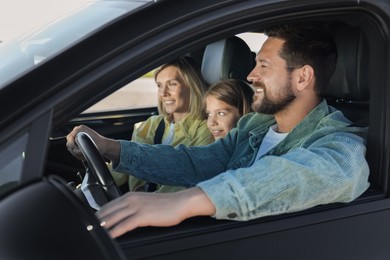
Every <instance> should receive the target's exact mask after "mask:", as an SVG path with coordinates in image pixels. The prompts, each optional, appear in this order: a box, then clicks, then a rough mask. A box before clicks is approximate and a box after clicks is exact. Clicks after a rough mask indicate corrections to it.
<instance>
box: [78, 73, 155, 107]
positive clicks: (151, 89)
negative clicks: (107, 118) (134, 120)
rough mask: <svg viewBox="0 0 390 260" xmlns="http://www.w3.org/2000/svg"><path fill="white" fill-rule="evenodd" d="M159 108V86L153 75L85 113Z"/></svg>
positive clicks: (133, 83)
mask: <svg viewBox="0 0 390 260" xmlns="http://www.w3.org/2000/svg"><path fill="white" fill-rule="evenodd" d="M155 106H157V86H156V83H155V82H154V79H153V75H152V73H148V74H147V75H145V76H143V77H141V78H138V79H136V80H134V81H133V82H131V83H130V84H127V85H126V86H124V87H122V88H121V89H119V90H117V91H115V92H114V93H112V94H111V95H109V96H107V97H106V98H104V99H103V100H101V101H100V102H98V103H96V104H95V105H93V106H92V107H90V108H88V109H87V110H86V111H84V112H83V113H94V112H105V111H115V110H125V109H133V108H146V107H155Z"/></svg>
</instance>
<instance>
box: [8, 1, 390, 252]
mask: <svg viewBox="0 0 390 260" xmlns="http://www.w3.org/2000/svg"><path fill="white" fill-rule="evenodd" d="M151 17H153V19H151ZM308 20H309V21H310V20H320V21H325V22H328V23H329V24H330V26H332V28H333V29H334V35H335V37H336V41H337V44H338V48H339V58H340V61H341V62H342V63H339V65H338V66H339V67H338V68H337V72H336V74H335V77H334V78H333V81H332V82H331V86H330V89H329V93H327V94H328V95H327V98H328V100H329V102H330V103H331V104H333V105H334V106H336V107H338V108H340V109H342V110H343V111H344V112H345V113H346V115H347V116H349V117H351V118H353V121H355V123H356V124H363V125H365V126H368V127H369V134H368V143H367V147H368V150H367V159H368V161H369V164H370V169H371V174H370V175H371V176H370V182H371V187H370V189H369V190H368V191H367V192H366V193H365V194H364V195H363V196H362V197H361V198H359V199H357V200H356V201H354V202H352V203H349V204H347V205H344V204H342V205H341V204H337V205H324V206H320V207H316V208H314V209H310V210H307V211H304V212H298V213H293V214H286V215H281V216H274V217H266V218H262V219H258V220H253V221H248V222H233V221H216V220H214V219H212V218H208V217H204V218H203V217H202V218H194V219H190V220H187V221H185V222H184V223H182V224H180V225H178V226H176V227H172V228H141V229H137V230H135V231H132V232H129V233H128V234H126V235H124V236H122V237H121V238H119V239H118V240H117V241H111V240H109V238H108V237H107V236H106V234H105V233H104V231H103V230H102V229H101V228H99V227H98V223H97V220H96V219H94V218H93V216H92V214H91V213H90V212H88V211H86V210H85V209H84V210H83V209H82V208H81V207H82V206H81V204H80V203H78V202H77V199H76V198H75V197H73V196H72V195H71V194H70V191H69V190H67V189H66V187H65V186H64V185H63V184H62V183H61V182H60V181H57V180H56V179H53V178H52V177H49V176H51V175H53V174H55V175H61V176H62V177H64V176H65V178H66V179H67V181H71V180H75V178H76V177H75V176H76V174H75V173H76V172H77V171H80V170H82V169H83V166H82V165H81V164H80V163H79V162H77V161H76V160H75V159H73V158H72V157H71V156H70V155H69V154H68V153H67V151H66V149H65V139H64V135H65V134H66V133H67V132H68V131H69V130H70V129H71V128H72V127H73V126H74V125H76V124H79V123H85V124H88V125H89V126H91V127H93V128H95V129H97V130H98V131H99V132H101V133H102V134H104V135H107V136H110V137H113V138H124V139H127V138H129V137H130V134H131V131H132V127H133V124H134V123H135V122H138V121H141V120H144V119H145V118H147V117H148V116H150V115H151V114H153V113H157V111H156V109H155V108H144V109H137V110H129V111H121V112H119V111H118V112H115V113H113V112H107V113H95V114H85V115H81V116H78V114H79V113H80V112H82V111H83V110H85V109H87V108H88V107H90V106H91V105H93V104H94V103H95V102H97V101H98V100H100V99H101V98H103V97H105V96H107V95H108V94H110V93H112V92H113V91H115V90H117V89H118V88H120V87H121V86H123V85H124V84H126V83H128V82H130V81H132V80H134V79H136V78H138V77H140V76H141V75H143V74H145V73H146V72H148V71H150V70H151V69H153V68H155V67H157V66H159V65H161V64H162V63H164V62H166V61H168V60H169V59H172V58H174V57H178V56H182V55H185V54H187V53H191V52H195V51H197V50H199V49H202V48H204V47H205V46H206V45H208V44H210V43H212V42H215V41H217V40H220V39H224V38H228V37H231V36H232V35H235V34H238V33H242V32H247V31H256V32H261V31H262V30H263V28H265V27H266V26H268V25H271V24H278V23H285V22H294V21H308ZM136 23H137V24H138V26H137V27H131V25H134V24H136ZM130 27H131V29H129V28H130ZM389 29H390V7H389V5H388V3H387V1H373V0H371V1H370V0H368V1H342V2H340V1H328V2H324V1H201V0H199V1H195V3H192V2H185V3H184V1H176V0H172V1H161V2H157V3H156V4H154V5H150V7H148V8H145V9H143V10H140V11H139V12H138V13H134V14H129V15H127V16H124V17H122V18H121V19H118V20H116V21H115V22H113V23H111V24H109V25H107V27H106V28H104V29H103V30H100V31H98V32H96V33H95V34H93V35H91V36H89V37H87V38H86V39H85V40H84V41H82V42H80V43H79V44H78V45H75V46H73V47H72V48H70V49H69V50H68V51H66V52H64V53H62V54H60V55H59V56H58V57H57V58H55V59H53V60H50V61H48V62H47V63H45V64H42V66H40V67H38V68H37V69H36V71H34V73H32V72H31V73H29V74H26V75H25V76H24V77H22V78H20V79H17V80H15V81H14V82H11V83H10V86H15V89H21V90H25V89H27V88H26V87H24V86H27V85H31V84H33V85H34V86H37V88H38V90H42V93H43V94H41V96H38V95H36V94H31V95H32V96H33V97H35V98H36V100H38V101H39V102H38V101H37V103H36V104H35V105H34V106H33V105H31V106H30V107H28V106H26V107H23V106H22V105H21V104H20V106H21V108H20V109H19V111H20V112H19V113H17V114H16V113H14V114H13V117H12V118H11V119H12V120H14V121H12V120H11V119H8V118H9V116H8V115H6V116H8V117H5V118H6V119H7V120H6V119H4V120H3V122H2V124H1V127H2V128H1V136H2V137H0V154H1V155H3V156H4V158H6V157H5V156H6V155H8V154H9V153H10V151H15V149H16V148H18V147H20V151H25V153H26V154H27V155H28V156H26V157H25V159H21V160H24V166H23V169H22V170H20V172H21V173H20V174H21V176H22V177H21V180H22V181H21V182H22V183H23V186H21V187H20V188H19V189H18V190H16V191H14V190H12V188H11V189H10V190H11V191H10V192H9V193H8V194H7V196H3V199H2V201H1V202H0V207H2V208H3V209H4V210H9V209H10V208H11V204H12V207H14V209H15V210H14V211H12V214H13V215H11V213H10V214H9V215H5V214H0V223H2V224H4V225H6V224H7V223H11V224H10V225H9V226H8V229H7V230H6V231H5V232H6V233H5V234H6V236H4V239H3V240H1V241H2V242H1V243H4V244H7V245H8V244H10V243H11V242H12V241H18V239H20V237H19V236H18V235H17V234H16V235H14V236H13V237H12V239H14V240H10V241H11V242H10V241H6V238H7V239H8V236H9V235H10V234H11V232H12V231H13V230H14V228H15V226H14V225H16V224H19V223H20V222H21V221H22V220H14V222H12V221H13V220H12V217H13V216H14V215H17V214H18V212H21V211H18V210H19V208H20V207H21V206H20V205H19V204H18V203H21V200H22V199H23V198H25V196H26V195H23V194H29V195H30V196H31V198H35V199H34V200H32V202H31V204H30V205H31V207H33V206H34V207H36V206H37V205H38V203H39V202H41V203H40V204H41V205H40V206H39V208H40V210H43V211H45V213H47V214H36V217H34V218H32V220H34V221H35V222H36V223H40V225H42V227H43V226H44V225H45V221H44V220H45V219H44V218H43V215H46V218H49V217H52V218H55V219H56V221H58V223H60V224H62V223H66V221H72V223H78V224H77V227H79V228H80V230H81V229H83V227H82V226H83V225H82V224H80V223H84V224H85V223H91V224H90V225H91V227H93V230H94V231H93V232H95V233H93V232H91V233H90V234H91V237H93V238H94V239H91V242H88V243H90V244H89V247H87V246H86V247H85V248H84V250H86V251H88V250H87V249H88V248H91V250H92V248H94V247H93V245H92V244H94V243H96V244H99V243H100V244H104V248H107V250H103V251H104V253H103V254H102V255H103V256H102V258H103V259H104V258H109V257H105V256H107V254H110V253H112V256H113V257H112V258H115V256H116V257H118V258H119V257H123V256H122V255H121V254H122V253H124V255H126V256H127V257H128V258H134V259H137V258H148V259H157V258H158V259H179V258H184V257H186V256H188V255H191V257H194V258H202V257H203V258H205V257H210V256H214V255H216V254H217V255H218V258H228V259H231V258H238V257H240V258H242V257H246V258H249V257H253V256H258V257H263V258H265V259H283V258H287V257H290V258H294V259H312V258H315V259H385V258H386V257H388V256H389V255H390V248H388V246H387V240H386V238H387V237H388V234H390V223H389V221H388V220H389V217H390V200H389V199H388V198H387V197H388V194H389V190H388V184H389V172H388V169H389V158H390V156H389V151H388V149H386V147H388V145H389V138H388V132H389V131H388V128H389V122H390V121H389V120H390V119H389V116H388V113H387V111H389V107H388V106H389V105H388V104H390V103H389V102H388V101H390V96H389V94H388V88H389V86H390V78H389V76H388V75H389V73H388V71H387V70H388V68H389V64H390V55H389V53H390V49H389V45H388V42H390V35H389V33H388V32H389V31H390V30H389ZM96 42H99V45H98V46H96V45H95V43H96ZM91 46H96V48H94V49H93V50H92V48H91ZM75 57H77V58H78V62H77V64H76V63H75V62H74V60H73V58H75ZM64 65H66V66H65V67H69V68H68V69H65V70H64V71H63V72H62V75H59V73H58V69H59V68H63V67H64ZM14 91H15V93H13V92H14ZM29 91H32V90H29ZM28 93H29V92H28ZM11 95H14V96H15V97H16V96H17V95H16V90H11V91H9V92H8V93H6V94H4V95H3V97H0V100H1V101H3V100H4V99H5V98H7V97H8V98H10V99H11V97H12V96H11ZM18 102H19V101H18ZM38 103H39V104H38ZM0 113H1V114H3V112H0ZM75 117H77V118H75ZM70 119H73V120H72V121H71V122H68V121H69V120H70ZM26 122H28V123H26ZM6 124H8V126H6ZM49 136H50V137H51V139H50V141H49V139H48V137H49ZM12 143H14V145H13V146H11V145H10V144H12ZM7 147H10V148H8V149H7ZM45 155H47V156H45ZM72 174H73V175H72ZM40 175H45V176H44V177H45V178H44V179H43V180H38V179H37V176H38V177H42V176H40ZM42 191H45V193H42ZM259 192H261V191H259ZM56 194H57V195H58V196H54V195H56ZM59 194H61V195H59ZM37 195H40V196H37ZM48 196H50V198H51V199H50V200H47V197H48ZM18 197H19V198H20V199H19V200H18V199H17V198H18ZM49 202H50V203H49ZM57 203H58V204H59V203H61V205H57ZM63 205H67V206H66V207H65V206H63ZM49 206H50V207H51V209H50V207H49ZM31 207H29V208H26V211H24V213H23V214H26V215H27V214H29V212H31V211H33V209H32V208H31ZM61 207H64V208H65V209H66V210H67V213H64V214H58V212H57V213H56V214H54V213H55V212H56V210H58V209H59V208H61ZM71 216H74V219H73V220H69V219H71V218H70V217H71ZM40 218H41V219H40ZM67 218H69V219H67ZM32 220H31V221H28V222H26V224H25V225H24V226H23V229H24V230H26V234H24V238H25V240H20V241H21V245H22V247H27V246H26V245H27V244H28V242H29V241H31V237H30V236H31V235H29V234H30V233H32V232H39V228H38V229H32V228H31V227H29V225H28V224H30V223H31V222H32ZM17 221H20V222H17ZM46 223H47V219H46ZM87 226H88V225H87ZM64 227H69V225H64ZM56 231H58V232H63V233H62V234H61V235H58V239H60V238H61V241H66V240H67V239H69V238H70V236H71V235H72V234H78V235H79V234H81V235H80V236H85V237H89V236H88V233H85V232H84V229H83V232H80V231H79V230H78V228H73V229H71V230H70V231H69V232H65V231H64V230H56ZM44 234H46V233H44ZM47 234H49V233H47ZM47 234H46V235H47ZM40 238H41V239H42V240H43V241H44V243H46V244H44V245H43V246H42V248H43V249H42V251H41V252H40V253H42V252H44V251H45V250H44V249H46V250H48V248H49V247H50V245H51V244H49V240H48V239H46V240H45V238H44V235H42V236H41V237H40ZM85 239H86V240H87V241H89V240H88V239H87V238H85ZM75 244H77V243H75ZM34 246H36V247H39V245H34ZM55 248H56V249H60V248H61V245H57V247H55ZM74 248H78V247H76V246H75V247H74ZM119 248H120V249H119ZM72 250H73V249H72ZM78 250H81V251H82V252H84V251H83V249H82V248H78ZM110 250H111V251H110ZM33 251H34V250H33V249H31V252H33ZM4 252H5V251H4ZM12 252H13V249H12V250H11V249H10V250H9V251H8V252H7V253H12ZM113 252H116V253H113ZM118 252H119V253H118Z"/></svg>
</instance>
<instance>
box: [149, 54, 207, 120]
mask: <svg viewBox="0 0 390 260" xmlns="http://www.w3.org/2000/svg"><path fill="white" fill-rule="evenodd" d="M169 66H173V67H176V68H177V69H178V71H179V74H180V75H181V77H182V78H183V80H184V83H185V84H186V85H187V86H188V87H189V88H190V104H189V110H188V117H189V118H192V119H203V118H205V116H206V115H205V111H204V109H203V95H204V92H205V90H206V88H207V85H206V82H205V81H204V79H203V77H202V74H201V72H200V70H199V68H198V66H197V65H196V63H195V61H194V60H193V59H192V58H191V57H188V56H185V57H182V58H179V59H175V60H173V61H170V62H168V63H166V64H164V65H162V66H161V67H160V68H158V69H156V71H155V72H154V80H155V81H157V76H158V74H159V73H160V72H161V71H162V70H164V69H165V68H167V67H169ZM158 111H159V113H160V114H162V115H164V117H166V118H168V120H172V116H173V115H170V114H167V113H166V112H165V111H164V109H163V106H162V102H161V100H159V101H158Z"/></svg>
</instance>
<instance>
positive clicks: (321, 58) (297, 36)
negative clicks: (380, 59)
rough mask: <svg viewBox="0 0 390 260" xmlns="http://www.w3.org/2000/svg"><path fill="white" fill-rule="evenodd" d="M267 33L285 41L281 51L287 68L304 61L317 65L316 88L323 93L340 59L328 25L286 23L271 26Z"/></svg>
mask: <svg viewBox="0 0 390 260" xmlns="http://www.w3.org/2000/svg"><path fill="white" fill-rule="evenodd" d="M265 34H266V35H267V36H268V37H274V38H278V39H281V40H284V41H285V42H284V44H283V47H282V50H281V52H280V54H279V55H280V57H281V58H282V59H284V60H285V61H286V64H287V70H290V71H292V70H293V69H295V68H300V67H302V66H304V65H310V66H311V67H312V68H313V69H314V76H315V86H314V88H315V90H316V92H317V94H319V95H322V94H323V93H324V90H325V88H326V87H327V85H328V83H329V80H330V78H331V76H332V75H333V73H334V70H335V68H336V62H337V47H336V44H335V41H334V39H333V36H332V35H331V34H330V32H329V30H328V28H327V27H326V25H324V24H322V23H319V22H308V23H296V24H285V25H279V26H273V27H270V28H268V29H266V30H265Z"/></svg>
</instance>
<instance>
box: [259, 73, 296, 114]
mask: <svg viewBox="0 0 390 260" xmlns="http://www.w3.org/2000/svg"><path fill="white" fill-rule="evenodd" d="M263 91H264V93H263V99H262V100H261V101H260V102H257V101H256V100H254V102H253V103H252V109H253V111H255V112H258V113H262V114H268V115H274V114H276V113H278V112H280V111H282V110H284V109H285V108H286V107H288V106H289V105H290V104H291V103H292V102H293V101H294V99H295V98H296V96H295V95H294V93H293V91H292V85H291V81H290V80H288V81H287V83H286V85H285V86H284V88H283V89H282V90H280V91H279V92H278V93H277V94H278V97H277V98H276V100H271V99H270V98H269V96H268V95H267V90H266V88H265V87H264V86H263Z"/></svg>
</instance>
